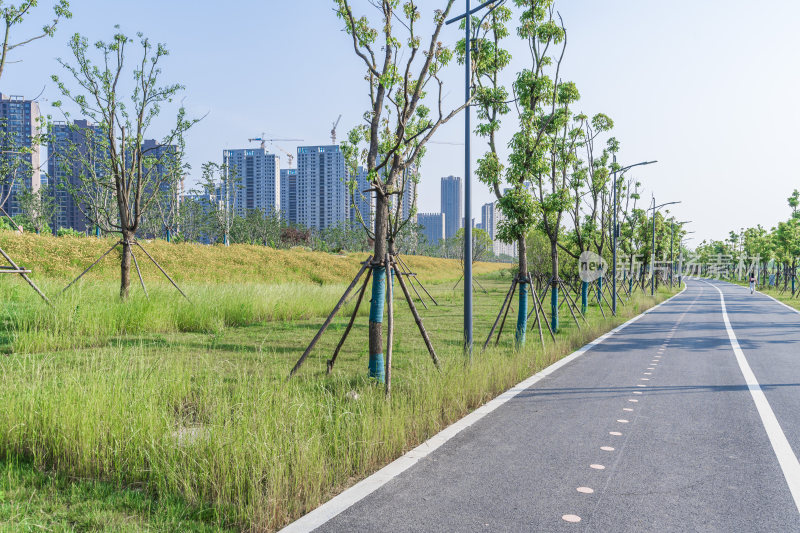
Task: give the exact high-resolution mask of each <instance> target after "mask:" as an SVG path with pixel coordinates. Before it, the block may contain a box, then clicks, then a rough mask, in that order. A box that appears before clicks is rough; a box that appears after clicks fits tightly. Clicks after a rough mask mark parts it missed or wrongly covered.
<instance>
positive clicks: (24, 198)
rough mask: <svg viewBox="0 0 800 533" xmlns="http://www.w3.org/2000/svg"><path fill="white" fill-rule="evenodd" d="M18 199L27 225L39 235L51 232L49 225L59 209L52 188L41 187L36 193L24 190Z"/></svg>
mask: <svg viewBox="0 0 800 533" xmlns="http://www.w3.org/2000/svg"><path fill="white" fill-rule="evenodd" d="M18 198H19V205H20V207H21V208H22V212H23V216H24V221H25V222H26V223H27V225H30V227H31V229H33V231H35V232H36V233H37V234H38V233H41V232H42V231H49V230H50V225H49V223H50V221H51V220H53V215H54V214H55V213H56V210H57V209H58V205H57V204H56V200H55V198H54V197H53V194H52V193H51V191H50V188H49V187H39V188H38V189H37V190H35V191H32V190H30V189H22V190H21V191H20V192H19V193H18Z"/></svg>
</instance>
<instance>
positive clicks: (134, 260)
mask: <svg viewBox="0 0 800 533" xmlns="http://www.w3.org/2000/svg"><path fill="white" fill-rule="evenodd" d="M131 257H133V264H134V265H135V266H136V273H137V274H139V283H141V284H142V290H143V291H144V295H145V296H146V297H147V299H148V300H149V299H150V295H149V294H147V287H145V286H144V279H142V271H141V270H139V262H138V261H137V260H136V256H135V255H134V254H133V250H131Z"/></svg>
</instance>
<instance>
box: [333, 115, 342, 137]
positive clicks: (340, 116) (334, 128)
mask: <svg viewBox="0 0 800 533" xmlns="http://www.w3.org/2000/svg"><path fill="white" fill-rule="evenodd" d="M340 120H342V115H339V118H337V119H336V122H334V123H333V127H332V128H331V144H336V128H337V127H338V126H339V121H340Z"/></svg>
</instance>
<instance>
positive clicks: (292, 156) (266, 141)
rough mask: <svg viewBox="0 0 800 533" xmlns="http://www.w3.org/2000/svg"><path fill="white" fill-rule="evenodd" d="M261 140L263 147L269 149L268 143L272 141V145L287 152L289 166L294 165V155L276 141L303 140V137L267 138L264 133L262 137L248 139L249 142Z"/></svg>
mask: <svg viewBox="0 0 800 533" xmlns="http://www.w3.org/2000/svg"><path fill="white" fill-rule="evenodd" d="M257 141H260V142H261V149H262V150H266V149H267V143H270V144H271V145H272V146H274V147H275V148H277V149H278V150H280V151H281V152H283V153H285V154H286V156H287V158H288V159H289V166H290V167H291V166H292V161H293V160H294V155H292V154H290V153H289V152H287V151H286V150H284V149H283V148H281V147H280V146H278V145H276V144H275V141H285V142H303V139H267V138H266V134H264V133H262V134H261V137H253V138H252V139H247V142H251V143H252V142H257Z"/></svg>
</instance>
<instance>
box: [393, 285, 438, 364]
mask: <svg viewBox="0 0 800 533" xmlns="http://www.w3.org/2000/svg"><path fill="white" fill-rule="evenodd" d="M397 281H399V282H400V288H401V289H403V294H404V295H405V297H406V301H407V302H408V306H409V307H410V308H411V314H412V315H414V321H416V323H417V327H418V328H419V332H420V334H421V335H422V338H423V340H424V341H425V346H427V347H428V353H430V354H431V359H433V364H434V365H435V366H436V369H437V370H440V369H441V365H440V364H439V358H438V357H436V352H435V351H434V349H433V344H431V340H430V339H429V338H428V333H427V332H426V331H425V326H423V325H422V318H420V316H419V313H418V312H417V308H416V307H414V301H413V300H412V299H411V295H410V294H409V293H408V289H407V288H406V282H405V281H403V276H397Z"/></svg>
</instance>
